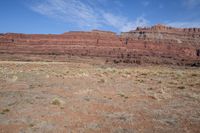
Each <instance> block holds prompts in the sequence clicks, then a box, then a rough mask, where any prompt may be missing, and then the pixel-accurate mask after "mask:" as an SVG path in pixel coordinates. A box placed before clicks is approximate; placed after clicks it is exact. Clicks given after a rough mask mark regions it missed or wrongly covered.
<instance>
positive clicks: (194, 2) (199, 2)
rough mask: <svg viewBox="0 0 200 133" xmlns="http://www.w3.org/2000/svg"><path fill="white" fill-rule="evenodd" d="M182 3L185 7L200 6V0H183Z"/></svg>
mask: <svg viewBox="0 0 200 133" xmlns="http://www.w3.org/2000/svg"><path fill="white" fill-rule="evenodd" d="M183 4H184V6H185V7H187V8H190V9H191V8H195V7H198V6H200V0H184V1H183Z"/></svg>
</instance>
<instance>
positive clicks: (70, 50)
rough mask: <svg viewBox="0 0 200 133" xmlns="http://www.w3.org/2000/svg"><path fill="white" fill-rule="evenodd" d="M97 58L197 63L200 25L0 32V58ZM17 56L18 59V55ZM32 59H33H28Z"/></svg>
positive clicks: (114, 60)
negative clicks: (25, 32)
mask: <svg viewBox="0 0 200 133" xmlns="http://www.w3.org/2000/svg"><path fill="white" fill-rule="evenodd" d="M28 55H29V56H30V55H31V56H32V57H34V56H41V57H42V56H44V55H45V56H56V57H58V58H57V59H58V60H59V61H63V58H59V57H60V56H65V57H66V58H68V57H71V56H79V57H95V58H96V57H97V58H98V57H99V58H102V59H104V60H105V61H107V62H114V63H137V64H143V63H153V64H174V65H190V66H198V65H199V64H200V28H173V27H167V26H164V25H161V24H158V25H155V26H152V27H145V28H139V27H138V28H137V29H136V30H132V31H130V32H123V33H121V34H120V35H117V34H115V33H113V32H108V31H99V30H93V31H90V32H83V31H77V32H66V33H63V34H16V33H5V34H0V59H1V60H15V58H17V57H20V58H21V60H23V56H24V57H27V56H28ZM18 59H19V58H18ZM30 60H34V58H30Z"/></svg>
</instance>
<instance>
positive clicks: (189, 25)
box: [167, 22, 200, 28]
mask: <svg viewBox="0 0 200 133" xmlns="http://www.w3.org/2000/svg"><path fill="white" fill-rule="evenodd" d="M167 25H169V26H172V27H177V28H193V27H198V28H200V22H170V23H167Z"/></svg>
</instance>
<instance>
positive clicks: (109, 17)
mask: <svg viewBox="0 0 200 133" xmlns="http://www.w3.org/2000/svg"><path fill="white" fill-rule="evenodd" d="M103 17H104V18H105V20H106V22H107V23H108V24H110V25H111V26H113V27H115V28H119V30H120V31H123V32H125V31H130V30H133V29H136V28H137V27H144V26H147V25H148V23H149V22H148V21H147V20H146V19H145V18H144V17H143V16H140V17H138V18H137V19H136V20H135V21H129V20H127V18H126V17H123V16H114V15H113V14H110V13H105V14H104V15H103Z"/></svg>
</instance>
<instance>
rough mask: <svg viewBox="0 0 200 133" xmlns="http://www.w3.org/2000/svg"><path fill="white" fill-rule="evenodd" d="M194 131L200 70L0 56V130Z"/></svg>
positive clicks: (199, 126) (199, 122)
mask: <svg viewBox="0 0 200 133" xmlns="http://www.w3.org/2000/svg"><path fill="white" fill-rule="evenodd" d="M32 132H33V133H67V132H69V133H70V132H71V133H76V132H80V133H93V132H102V133H107V132H113V133H151V132H157V133H175V132H177V133H184V132H185V133H199V132H200V68H184V67H167V66H132V67H131V66H129V67H124V66H120V67H111V66H105V65H92V64H87V63H72V62H71V63H56V62H52V63H51V62H7V61H1V62H0V133H32Z"/></svg>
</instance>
